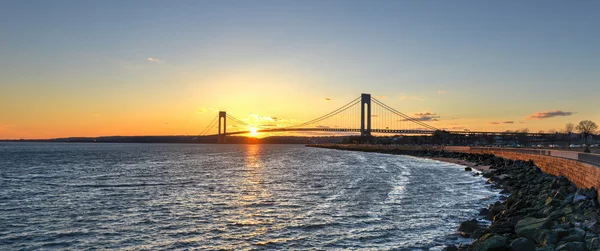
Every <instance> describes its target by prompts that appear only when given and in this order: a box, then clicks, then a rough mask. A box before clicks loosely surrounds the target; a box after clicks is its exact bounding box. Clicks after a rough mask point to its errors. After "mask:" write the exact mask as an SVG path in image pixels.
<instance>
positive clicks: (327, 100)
mask: <svg viewBox="0 0 600 251" xmlns="http://www.w3.org/2000/svg"><path fill="white" fill-rule="evenodd" d="M323 101H325V102H329V101H331V98H323Z"/></svg>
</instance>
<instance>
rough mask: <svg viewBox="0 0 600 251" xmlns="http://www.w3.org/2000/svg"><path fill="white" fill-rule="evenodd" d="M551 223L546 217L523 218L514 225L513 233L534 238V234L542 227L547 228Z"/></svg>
mask: <svg viewBox="0 0 600 251" xmlns="http://www.w3.org/2000/svg"><path fill="white" fill-rule="evenodd" d="M552 225H553V223H552V221H551V220H549V219H548V218H529V217H528V218H525V219H522V220H520V221H518V222H517V224H516V225H515V233H517V236H519V237H525V238H527V239H530V240H535V236H536V235H538V234H539V232H541V230H543V229H549V228H551V227H552Z"/></svg>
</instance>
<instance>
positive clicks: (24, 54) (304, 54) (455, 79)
mask: <svg viewBox="0 0 600 251" xmlns="http://www.w3.org/2000/svg"><path fill="white" fill-rule="evenodd" d="M1 6H2V8H0V34H2V40H1V41H0V55H2V56H1V57H0V85H1V86H2V90H3V91H2V92H1V93H0V99H1V100H2V101H0V105H1V106H2V107H3V108H0V113H2V114H3V115H4V114H7V115H4V116H2V118H0V125H4V129H0V130H3V131H0V138H3V136H4V137H9V136H15V137H20V136H23V137H35V136H36V135H41V137H45V135H52V136H54V135H64V134H65V133H66V132H65V131H64V130H63V129H61V128H71V127H77V128H81V127H84V128H85V127H86V126H88V127H89V128H90V129H89V133H86V131H85V130H83V131H81V132H79V131H78V133H79V134H86V135H87V134H90V135H102V134H121V133H129V131H124V132H119V129H118V128H117V127H115V128H114V129H111V130H112V131H98V129H97V128H94V127H93V126H92V125H97V124H102V123H104V124H109V123H113V122H114V121H116V120H119V121H122V120H123V119H128V121H129V123H130V124H131V125H132V128H133V127H134V126H133V125H135V124H140V123H162V121H166V120H168V121H179V124H180V126H179V127H178V126H173V127H170V128H162V129H161V128H156V129H151V128H150V129H148V131H147V133H158V134H171V133H177V132H181V133H185V132H188V133H192V134H193V130H194V127H198V126H199V125H201V124H202V123H204V122H206V120H209V119H210V118H212V115H210V116H209V115H198V114H196V113H195V112H194V111H196V110H198V109H201V108H208V107H214V108H215V109H227V110H230V111H235V113H236V114H243V115H245V114H250V113H253V114H265V115H266V114H277V115H278V116H280V117H282V116H286V117H290V118H292V117H293V118H295V119H297V120H303V119H310V118H312V117H316V116H319V115H321V114H323V113H326V112H328V111H330V110H332V109H335V108H337V106H339V105H341V104H343V103H345V102H347V101H349V100H351V99H352V98H354V97H355V96H358V95H359V94H360V93H362V92H369V93H372V94H373V95H379V96H386V103H389V104H390V105H391V106H393V107H396V108H397V109H398V110H400V111H402V112H405V113H407V114H414V113H419V112H424V111H428V112H432V113H436V114H438V115H440V121H439V122H437V123H438V126H442V127H443V126H448V125H449V123H450V122H449V119H450V118H452V117H454V118H461V119H462V121H453V122H452V124H456V125H458V126H460V127H465V128H470V129H475V130H477V129H479V130H505V129H516V128H517V127H519V128H522V127H529V128H531V129H532V130H536V131H537V130H549V129H551V128H555V129H560V128H562V127H563V126H564V123H566V122H569V121H571V122H575V123H576V122H578V121H579V120H581V119H591V120H596V121H597V122H600V114H599V113H598V112H597V109H596V108H595V107H594V105H593V102H595V100H596V97H597V96H598V94H600V83H599V82H600V81H599V80H600V32H599V28H598V27H600V15H598V11H599V10H600V2H598V1H408V0H407V1H174V2H173V1H6V2H3V3H2V4H1ZM149 58H152V60H149ZM323 97H329V98H331V100H332V101H333V102H328V103H327V104H324V103H322V102H320V101H321V100H322V98H323ZM290 100H295V101H294V102H293V104H291V103H292V102H290ZM284 102H285V103H286V104H287V105H286V106H276V105H275V106H274V105H269V104H280V103H284ZM307 106H308V107H310V109H303V108H304V107H307ZM555 110H560V111H567V112H573V114H572V115H570V116H559V117H553V118H548V119H542V120H539V121H538V120H527V119H525V118H526V117H527V116H530V115H532V114H534V113H536V112H543V111H555ZM90 114H93V115H94V116H92V117H89V115H90ZM95 115H98V116H95ZM186 116H188V117H186ZM74 118H83V119H74ZM506 120H514V121H523V124H517V123H515V124H513V125H506V127H499V126H495V125H493V124H491V123H490V122H494V121H506ZM158 121H160V122H158ZM34 124H41V125H43V126H45V127H46V128H55V129H45V130H43V131H41V130H40V129H36V127H35V126H34ZM173 124H177V123H175V122H174V123H173ZM511 126H512V127H511ZM6 128H8V129H6ZM53 130H54V131H53ZM55 132H56V133H55Z"/></svg>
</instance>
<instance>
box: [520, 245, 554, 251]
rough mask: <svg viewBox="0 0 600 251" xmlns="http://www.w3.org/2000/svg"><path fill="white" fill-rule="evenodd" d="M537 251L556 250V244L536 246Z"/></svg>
mask: <svg viewBox="0 0 600 251" xmlns="http://www.w3.org/2000/svg"><path fill="white" fill-rule="evenodd" d="M515 251H516V250H515ZM535 251H554V245H546V246H543V247H539V248H536V249H535Z"/></svg>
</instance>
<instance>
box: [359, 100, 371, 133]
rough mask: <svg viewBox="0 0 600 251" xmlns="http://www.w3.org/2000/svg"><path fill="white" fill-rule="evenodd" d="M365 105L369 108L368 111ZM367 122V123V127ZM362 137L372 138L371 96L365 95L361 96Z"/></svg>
mask: <svg viewBox="0 0 600 251" xmlns="http://www.w3.org/2000/svg"><path fill="white" fill-rule="evenodd" d="M365 105H366V106H367V108H366V109H365ZM365 110H366V111H365ZM365 113H366V116H367V117H366V119H365ZM365 120H366V121H365ZM365 122H367V124H366V125H365ZM360 136H363V137H368V136H371V94H366V93H363V94H362V95H361V96H360Z"/></svg>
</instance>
